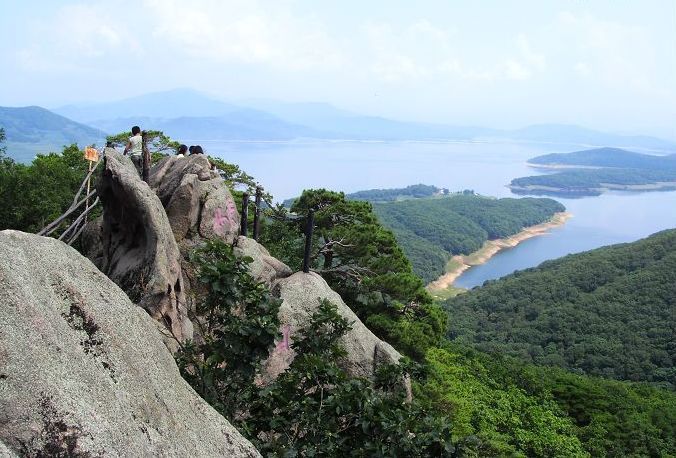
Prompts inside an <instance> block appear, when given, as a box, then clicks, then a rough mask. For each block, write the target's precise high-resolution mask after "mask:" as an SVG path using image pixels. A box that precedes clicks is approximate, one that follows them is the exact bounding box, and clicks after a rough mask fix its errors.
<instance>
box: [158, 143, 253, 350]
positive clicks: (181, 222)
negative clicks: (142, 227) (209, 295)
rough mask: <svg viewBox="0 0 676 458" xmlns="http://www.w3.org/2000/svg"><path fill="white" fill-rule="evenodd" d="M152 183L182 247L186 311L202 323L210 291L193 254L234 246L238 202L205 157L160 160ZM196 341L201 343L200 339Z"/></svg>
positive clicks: (236, 230) (195, 156)
mask: <svg viewBox="0 0 676 458" xmlns="http://www.w3.org/2000/svg"><path fill="white" fill-rule="evenodd" d="M148 183H149V184H150V187H151V188H152V189H153V190H154V191H155V193H156V194H157V196H158V197H159V199H160V202H162V205H163V206H164V209H165V211H166V215H167V219H168V221H169V225H170V226H171V231H172V233H173V237H174V239H175V240H176V242H177V244H178V247H179V251H180V257H179V258H177V259H178V260H179V261H180V265H181V270H182V273H183V291H184V294H185V304H186V308H187V309H188V311H189V312H190V317H191V318H192V319H193V320H195V319H198V317H196V316H195V307H196V304H197V303H199V302H200V301H202V300H204V298H205V296H206V291H204V286H203V285H201V284H200V282H199V281H198V278H197V277H198V273H197V272H196V269H195V266H193V265H192V263H191V262H190V253H191V252H192V251H193V250H194V249H195V247H198V246H200V245H202V244H204V242H205V241H207V240H213V239H220V240H223V241H224V242H226V243H229V244H231V243H233V241H234V240H235V238H236V237H237V234H238V232H239V228H240V217H239V213H238V212H237V209H236V207H235V201H234V200H233V198H232V195H231V194H230V190H229V189H228V187H227V186H226V184H225V182H224V180H223V178H221V176H220V175H219V174H218V172H216V171H214V170H211V165H210V163H209V159H208V158H207V157H206V156H204V155H203V154H197V155H191V156H186V157H176V156H169V157H166V158H164V159H162V160H160V161H159V162H158V163H157V164H155V165H154V166H153V167H152V169H151V170H150V175H149V178H148ZM195 338H196V339H198V340H199V336H197V335H195Z"/></svg>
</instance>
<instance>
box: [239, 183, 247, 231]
mask: <svg viewBox="0 0 676 458" xmlns="http://www.w3.org/2000/svg"><path fill="white" fill-rule="evenodd" d="M248 233H249V193H248V192H245V193H244V194H242V228H241V230H240V235H243V236H244V237H246V236H247V234H248Z"/></svg>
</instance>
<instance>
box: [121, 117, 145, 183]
mask: <svg viewBox="0 0 676 458" xmlns="http://www.w3.org/2000/svg"><path fill="white" fill-rule="evenodd" d="M127 153H129V155H130V156H131V161H132V162H133V163H134V167H136V171H137V172H138V174H139V176H140V175H141V174H142V173H143V137H142V136H141V128H140V127H139V126H134V127H132V128H131V137H129V142H128V143H127V146H126V147H125V148H124V155H125V156H126V155H127Z"/></svg>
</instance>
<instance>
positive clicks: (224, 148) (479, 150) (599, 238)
mask: <svg viewBox="0 0 676 458" xmlns="http://www.w3.org/2000/svg"><path fill="white" fill-rule="evenodd" d="M193 142H197V141H196V140H194V141H193ZM201 145H202V146H203V147H205V150H206V151H207V152H208V153H209V154H212V155H214V156H219V157H222V158H223V159H225V160H226V161H228V162H232V163H235V164H238V165H239V166H240V167H241V168H242V169H243V170H244V171H246V172H247V173H249V174H251V175H253V176H254V177H256V179H257V180H259V182H260V183H261V185H262V186H264V187H265V189H266V190H267V191H269V192H270V193H272V194H273V196H274V197H275V200H277V201H280V202H281V201H282V200H284V199H287V198H290V197H295V196H298V195H300V193H301V192H302V190H303V189H309V188H322V187H323V188H327V189H332V190H336V191H344V192H346V193H349V192H354V191H360V190H364V189H373V188H399V187H405V186H408V185H411V184H417V183H424V184H431V185H436V186H439V187H445V188H448V189H450V190H451V191H459V190H463V189H472V190H474V191H475V192H477V193H480V194H484V195H490V196H496V197H509V196H511V197H517V196H514V195H513V194H512V193H511V192H510V190H509V189H508V188H507V187H506V185H507V184H508V183H509V182H510V181H511V180H512V178H516V177H521V176H526V175H534V174H537V173H542V172H539V171H537V170H535V169H532V168H530V167H528V166H527V165H526V164H525V163H526V161H527V160H528V159H529V158H531V157H533V156H537V155H540V154H547V153H552V152H568V151H577V150H580V149H585V147H583V146H580V145H560V144H523V143H482V142H472V143H465V142H358V141H310V140H308V141H292V142H206V141H202V142H201ZM556 200H558V201H560V202H561V203H563V204H564V205H565V206H566V208H567V209H568V211H570V212H571V213H572V214H573V218H571V219H570V220H569V221H568V222H567V223H566V225H565V226H563V227H560V228H556V229H553V230H552V231H551V232H550V233H548V234H547V235H544V236H541V237H535V238H532V239H529V240H526V241H525V242H523V243H521V244H519V245H518V246H517V247H515V248H512V249H509V250H504V251H502V252H500V253H498V254H497V255H496V256H494V257H493V258H492V259H491V260H489V261H488V262H487V263H486V264H483V265H481V266H476V267H472V268H471V269H468V270H467V271H466V272H465V273H464V274H463V275H462V276H460V277H459V278H458V279H457V280H456V282H455V285H456V286H460V287H464V288H471V287H474V286H477V285H481V284H482V283H483V282H484V281H486V280H489V279H494V278H498V277H501V276H503V275H507V274H509V273H511V272H513V271H514V270H517V269H524V268H527V267H533V266H536V265H538V264H539V263H541V262H542V261H545V260H547V259H553V258H557V257H561V256H565V255H566V254H570V253H576V252H580V251H585V250H589V249H593V248H597V247H600V246H603V245H609V244H613V243H620V242H630V241H634V240H637V239H639V238H642V237H646V236H648V235H650V234H652V233H654V232H657V231H659V230H663V229H668V228H674V227H676V192H652V193H619V192H614V193H607V194H604V195H602V196H599V197H587V198H582V199H563V198H557V199H556Z"/></svg>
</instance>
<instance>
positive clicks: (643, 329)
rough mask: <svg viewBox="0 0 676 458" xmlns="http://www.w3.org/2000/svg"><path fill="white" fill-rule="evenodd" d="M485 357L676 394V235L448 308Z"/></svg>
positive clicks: (464, 298) (554, 267)
mask: <svg viewBox="0 0 676 458" xmlns="http://www.w3.org/2000/svg"><path fill="white" fill-rule="evenodd" d="M446 307H447V309H448V312H449V314H450V334H449V337H450V338H451V339H452V340H453V341H455V342H458V343H462V344H468V345H472V346H474V347H476V348H478V349H480V350H483V351H488V352H493V353H502V354H508V355H512V356H516V357H519V358H521V359H523V360H525V361H529V362H534V363H536V364H542V365H549V366H559V367H563V368H566V369H569V370H572V371H575V372H579V373H585V374H591V375H598V376H603V377H609V378H615V379H620V380H634V381H648V382H654V383H656V384H659V385H664V386H668V387H671V388H673V387H674V386H676V370H675V369H674V358H675V357H676V346H675V344H674V342H675V341H676V340H675V339H674V330H675V329H676V230H668V231H663V232H660V233H657V234H654V235H652V236H651V237H648V238H646V239H643V240H640V241H638V242H634V243H628V244H621V245H614V246H610V247H604V248H599V249H596V250H592V251H589V252H585V253H580V254H575V255H570V256H566V257H564V258H561V259H558V260H555V261H548V262H545V263H543V264H541V265H540V266H538V267H537V268H533V269H527V270H524V271H520V272H516V273H514V274H512V275H509V276H507V277H504V278H502V279H499V280H494V281H490V282H487V283H486V284H485V285H484V286H483V287H481V288H477V289H474V290H472V291H470V292H469V293H467V294H463V295H461V296H458V297H456V298H453V299H450V300H448V301H447V302H446Z"/></svg>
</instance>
